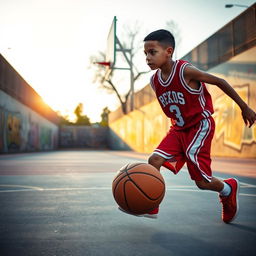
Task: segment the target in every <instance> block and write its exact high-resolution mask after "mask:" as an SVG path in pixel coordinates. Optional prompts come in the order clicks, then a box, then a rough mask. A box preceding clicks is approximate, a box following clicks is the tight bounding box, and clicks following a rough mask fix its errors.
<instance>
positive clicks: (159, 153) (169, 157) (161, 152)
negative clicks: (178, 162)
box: [153, 148, 174, 160]
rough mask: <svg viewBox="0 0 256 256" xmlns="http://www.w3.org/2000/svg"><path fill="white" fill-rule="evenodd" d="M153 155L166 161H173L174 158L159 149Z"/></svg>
mask: <svg viewBox="0 0 256 256" xmlns="http://www.w3.org/2000/svg"><path fill="white" fill-rule="evenodd" d="M153 154H157V155H159V156H161V157H163V158H164V159H168V160H169V159H172V158H173V157H174V156H173V155H171V154H168V153H166V152H164V151H163V150H161V149H158V148H156V149H155V150H154V152H153Z"/></svg>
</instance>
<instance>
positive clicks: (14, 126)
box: [0, 106, 58, 153]
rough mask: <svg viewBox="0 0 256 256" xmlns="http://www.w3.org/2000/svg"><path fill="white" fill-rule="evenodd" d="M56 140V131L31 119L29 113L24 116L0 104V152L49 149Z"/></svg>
mask: <svg viewBox="0 0 256 256" xmlns="http://www.w3.org/2000/svg"><path fill="white" fill-rule="evenodd" d="M35 119H37V118H35ZM57 141H58V135H57V133H56V134H55V133H54V130H53V129H52V128H50V127H47V126H46V125H44V123H43V122H40V121H35V120H33V118H32V115H31V113H28V116H26V115H22V114H21V113H19V112H14V111H9V110H7V109H5V108H3V107H1V106H0V152H5V153H7V152H9V153H10V152H21V151H24V150H25V151H38V150H49V149H53V148H55V147H56V146H57Z"/></svg>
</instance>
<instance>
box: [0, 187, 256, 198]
mask: <svg viewBox="0 0 256 256" xmlns="http://www.w3.org/2000/svg"><path fill="white" fill-rule="evenodd" d="M1 187H16V188H23V189H11V190H9V189H8V190H7V189H6V190H0V193H14V192H31V191H76V190H77V191H82V190H84V191H86V190H111V186H109V187H87V188H41V187H33V186H23V185H0V188H1ZM190 188H191V189H190ZM166 190H168V191H183V192H197V193H205V192H206V193H214V191H209V190H204V191H203V190H200V189H197V188H195V186H189V185H188V186H181V185H180V186H179V185H178V186H171V187H170V186H167V187H166ZM239 195H240V196H249V197H256V194H249V193H239Z"/></svg>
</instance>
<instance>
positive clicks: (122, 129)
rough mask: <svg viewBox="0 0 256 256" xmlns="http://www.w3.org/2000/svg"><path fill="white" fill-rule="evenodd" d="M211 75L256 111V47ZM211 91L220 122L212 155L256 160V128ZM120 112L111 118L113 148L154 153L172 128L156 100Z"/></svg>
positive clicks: (227, 100) (220, 94) (215, 89)
mask: <svg viewBox="0 0 256 256" xmlns="http://www.w3.org/2000/svg"><path fill="white" fill-rule="evenodd" d="M209 72H210V73H213V74H215V75H217V76H219V77H222V78H224V79H225V80H227V81H228V82H229V83H230V84H231V85H232V86H233V87H234V89H235V90H236V91H237V93H238V94H239V95H240V96H241V98H243V100H244V101H245V102H247V103H248V104H249V105H250V107H251V108H252V109H254V110H256V47H254V48H251V49H250V50H247V51H245V52H243V53H241V54H239V55H237V56H235V57H233V58H232V59H230V60H229V61H227V62H225V63H222V64H220V65H218V66H216V67H215V68H213V69H211V70H209ZM208 89H209V91H210V93H211V95H212V98H213V104H214V108H215V113H214V116H213V117H214V119H215V122H216V131H215V137H214V139H213V143H212V155H214V156H229V157H248V158H256V125H254V126H253V127H252V128H248V127H246V126H245V124H244V122H243V119H242V117H241V111H240V108H239V107H238V106H237V105H236V103H235V102H234V101H233V100H231V99H230V98H229V97H228V96H226V95H225V94H224V93H223V92H222V91H221V90H220V89H219V88H218V87H216V86H213V85H209V86H208ZM135 97H136V98H139V100H140V101H143V100H144V98H143V97H147V95H144V96H143V95H142V94H139V93H137V94H136V95H135ZM116 113H119V111H117V112H116ZM116 113H115V112H114V113H111V115H110V128H111V133H112V135H111V137H112V138H114V139H113V140H112V144H111V147H113V148H115V147H116V148H118V149H125V150H126V149H127V148H131V149H133V150H135V151H138V152H144V153H151V152H152V150H153V149H154V148H155V147H156V146H157V145H158V143H159V142H160V141H161V139H162V138H163V136H164V135H165V134H166V132H167V131H168V129H169V122H168V120H167V118H166V117H165V116H164V115H163V113H162V110H161V109H160V107H159V106H158V102H157V101H156V100H153V101H151V103H148V104H145V105H144V106H142V107H140V108H138V109H137V110H135V111H133V112H130V113H129V114H127V115H123V116H120V114H119V116H118V117H117V118H116V117H115V115H116Z"/></svg>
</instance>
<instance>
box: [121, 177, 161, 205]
mask: <svg viewBox="0 0 256 256" xmlns="http://www.w3.org/2000/svg"><path fill="white" fill-rule="evenodd" d="M134 173H136V174H138V173H143V174H146V175H148V176H153V177H155V178H156V179H158V180H159V181H160V182H161V183H162V184H163V185H164V186H165V183H163V182H162V181H161V180H160V179H159V178H158V177H156V176H155V175H152V174H148V173H145V172H133V173H132V174H134ZM127 176H128V178H129V180H130V181H131V182H132V183H133V184H134V185H135V186H136V187H137V189H139V190H140V191H141V192H142V194H143V195H144V196H146V197H147V198H149V199H150V200H152V201H156V200H158V199H159V198H161V196H162V195H163V194H164V192H163V193H162V194H161V195H160V196H159V197H157V198H151V197H150V196H148V195H147V194H146V193H145V192H144V191H143V190H142V189H141V188H140V187H139V186H138V185H137V184H136V182H135V181H133V180H132V178H131V177H130V175H129V174H127ZM125 183H126V182H125ZM164 191H165V189H164Z"/></svg>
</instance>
